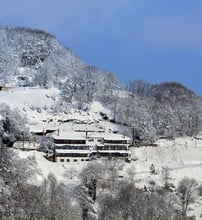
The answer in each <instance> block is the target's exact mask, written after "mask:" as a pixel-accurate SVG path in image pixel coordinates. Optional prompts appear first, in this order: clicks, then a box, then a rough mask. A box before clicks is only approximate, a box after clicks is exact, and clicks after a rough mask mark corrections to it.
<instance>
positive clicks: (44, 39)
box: [0, 28, 84, 86]
mask: <svg viewBox="0 0 202 220" xmlns="http://www.w3.org/2000/svg"><path fill="white" fill-rule="evenodd" d="M83 66H84V63H83V62H82V61H81V60H80V59H79V58H77V57H76V56H75V55H74V54H73V53H72V52H71V51H70V50H69V49H65V48H62V47H61V46H60V45H59V43H58V42H57V40H56V39H55V37H54V36H52V35H51V34H48V33H46V32H44V31H41V30H32V29H27V28H1V29H0V79H1V83H2V84H9V85H37V84H41V85H43V86H47V85H48V84H49V83H50V84H53V83H54V85H55V83H56V85H57V84H59V82H60V80H61V79H63V78H67V77H68V76H69V75H71V74H73V73H74V72H75V73H76V72H79V70H80V69H81V68H83ZM61 70H62V71H61ZM54 80H55V81H54Z"/></svg>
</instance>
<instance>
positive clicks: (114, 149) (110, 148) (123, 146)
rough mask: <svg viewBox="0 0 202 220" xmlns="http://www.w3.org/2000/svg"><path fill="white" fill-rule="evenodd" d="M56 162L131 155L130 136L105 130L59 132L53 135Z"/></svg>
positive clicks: (122, 157) (125, 157)
mask: <svg viewBox="0 0 202 220" xmlns="http://www.w3.org/2000/svg"><path fill="white" fill-rule="evenodd" d="M52 137H53V140H54V161H55V162H83V161H89V160H91V159H95V158H100V157H105V158H121V159H128V158H129V157H130V152H129V145H130V138H129V137H126V136H124V135H120V134H113V133H104V132H101V133H99V132H92V131H91V132H89V131H85V132H84V131H81V132H58V133H57V134H54V135H53V136H52Z"/></svg>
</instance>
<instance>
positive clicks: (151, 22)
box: [0, 0, 202, 96]
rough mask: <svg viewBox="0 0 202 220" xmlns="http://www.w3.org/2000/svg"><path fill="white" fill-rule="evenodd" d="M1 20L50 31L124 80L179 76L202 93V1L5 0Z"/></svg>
mask: <svg viewBox="0 0 202 220" xmlns="http://www.w3.org/2000/svg"><path fill="white" fill-rule="evenodd" d="M0 23H1V25H2V26H6V25H8V26H22V27H30V28H38V29H43V30H45V31H47V32H50V33H52V34H53V35H55V36H56V38H57V39H58V41H59V42H60V43H61V44H62V45H63V46H66V47H70V48H71V49H72V50H73V52H75V53H76V54H77V55H78V56H79V57H80V58H81V59H82V60H84V62H86V63H87V64H90V65H94V66H97V67H100V68H102V69H106V70H109V71H112V72H113V73H114V74H115V75H116V76H117V79H118V80H119V81H120V82H121V83H124V82H126V81H127V80H130V79H141V80H145V81H148V82H150V83H160V82H164V81H177V82H180V83H182V84H183V85H185V86H187V87H188V88H189V89H191V90H193V91H195V92H196V93H197V94H198V95H200V96H202V0H32V1H31V0H16V1H13V0H1V7H0Z"/></svg>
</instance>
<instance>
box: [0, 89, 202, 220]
mask: <svg viewBox="0 0 202 220" xmlns="http://www.w3.org/2000/svg"><path fill="white" fill-rule="evenodd" d="M58 94H59V91H58V89H55V88H52V89H39V88H14V89H11V90H9V91H1V100H0V101H1V102H2V103H7V104H8V105H9V106H10V107H11V108H18V109H19V110H20V111H21V112H23V113H24V114H25V115H26V116H27V118H28V120H29V127H30V129H33V130H34V129H35V130H37V129H38V130H40V131H41V130H42V129H44V128H45V129H51V128H55V129H57V128H60V129H62V130H66V131H67V130H68V129H70V125H71V126H72V125H73V122H69V123H62V122H60V121H61V120H63V121H64V120H66V121H68V120H70V121H71V120H74V122H75V123H77V124H79V123H80V122H83V123H88V124H91V123H92V124H93V125H96V126H97V127H99V128H104V129H105V130H106V131H110V130H120V127H118V126H117V125H115V124H111V123H109V122H106V121H103V120H102V118H101V116H100V112H104V113H106V114H107V115H109V116H110V112H109V111H108V110H107V109H106V108H104V107H103V106H102V105H101V104H100V103H99V102H94V103H93V104H92V105H91V107H90V109H89V111H88V112H86V111H80V110H77V109H72V108H69V109H67V110H66V112H62V113H60V114H59V113H57V114H56V113H55V114H54V111H51V109H52V108H55V107H56V103H57V101H58V100H59V96H58ZM197 138H198V139H196V138H189V137H184V138H177V139H175V140H165V139H161V140H159V141H157V142H156V144H157V145H158V146H157V147H140V148H132V149H131V152H132V156H133V157H134V158H136V157H137V158H138V160H137V161H132V162H131V163H124V167H123V171H121V172H120V175H122V176H123V177H124V178H129V176H128V174H127V170H128V169H130V168H132V169H134V167H135V170H136V172H135V178H134V179H135V180H136V185H137V186H138V187H141V188H142V187H144V185H146V186H149V185H150V182H151V181H154V182H155V183H157V184H158V185H162V184H163V183H162V175H161V170H162V167H166V166H167V167H169V169H170V174H171V180H170V181H171V182H172V183H174V184H175V185H176V186H177V184H178V182H179V181H180V180H181V179H182V178H183V177H184V176H188V177H193V178H195V179H196V180H197V181H198V183H199V184H201V181H202V140H201V139H200V138H201V137H197ZM19 154H20V156H21V157H27V156H34V157H35V158H36V162H37V164H38V167H39V168H40V169H41V171H42V176H39V177H38V178H39V180H40V179H42V178H43V177H47V175H48V174H49V173H53V174H55V175H56V177H57V178H58V180H60V181H70V182H71V181H77V180H78V178H76V177H74V178H73V179H72V180H70V179H68V178H66V177H64V172H65V171H66V170H68V169H70V168H71V167H74V168H75V169H76V170H77V171H78V172H79V171H81V170H82V168H83V167H84V166H86V163H87V162H86V163H85V162H84V163H80V164H79V163H67V164H57V163H53V162H50V161H48V160H46V159H45V158H44V156H43V153H41V152H37V151H30V152H25V151H19ZM151 164H154V166H155V168H156V170H157V174H156V175H152V174H151V173H150V172H149V168H150V166H151ZM200 206H201V207H202V200H201V198H199V199H197V201H196V203H195V204H194V205H193V211H192V213H194V214H196V215H197V219H202V218H200V215H201V208H200Z"/></svg>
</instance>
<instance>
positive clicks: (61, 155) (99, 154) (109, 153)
mask: <svg viewBox="0 0 202 220" xmlns="http://www.w3.org/2000/svg"><path fill="white" fill-rule="evenodd" d="M97 155H98V156H102V157H109V156H111V157H128V155H129V154H128V153H119V152H99V153H97ZM56 157H90V155H89V154H81V153H79V154H76V153H57V154H56Z"/></svg>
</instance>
